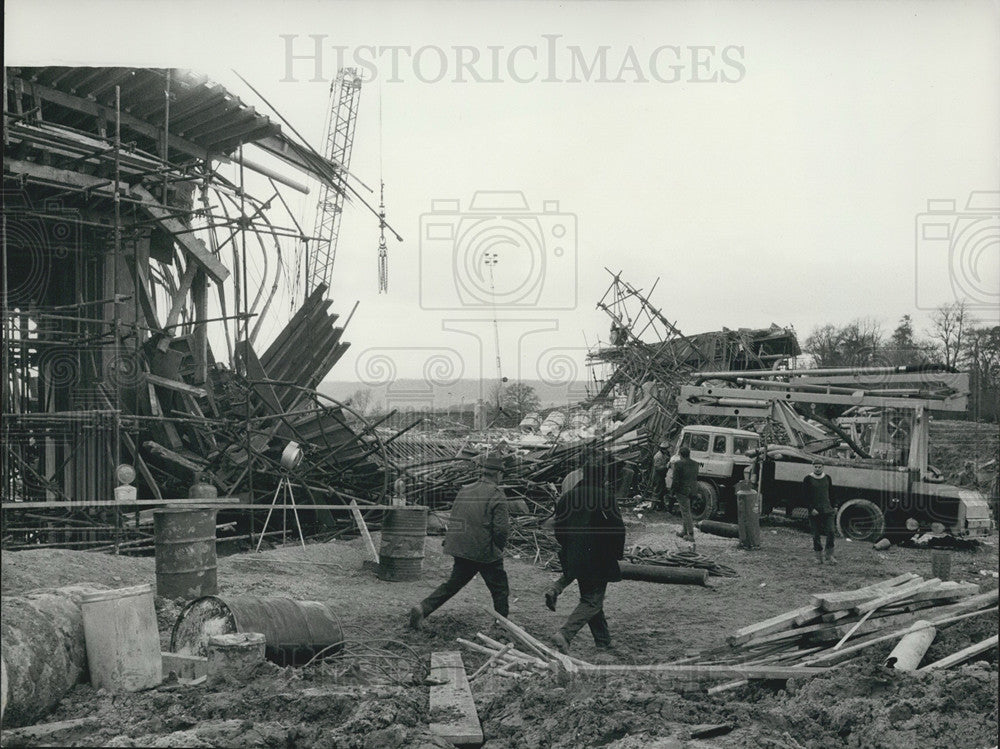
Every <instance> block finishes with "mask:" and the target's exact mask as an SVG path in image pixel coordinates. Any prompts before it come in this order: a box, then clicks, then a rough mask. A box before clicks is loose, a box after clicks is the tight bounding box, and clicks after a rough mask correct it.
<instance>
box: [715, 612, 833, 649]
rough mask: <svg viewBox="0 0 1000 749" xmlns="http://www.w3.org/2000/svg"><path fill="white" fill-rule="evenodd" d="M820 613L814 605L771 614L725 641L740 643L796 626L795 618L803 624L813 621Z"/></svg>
mask: <svg viewBox="0 0 1000 749" xmlns="http://www.w3.org/2000/svg"><path fill="white" fill-rule="evenodd" d="M821 613H822V612H821V611H820V610H819V609H817V608H816V607H815V606H803V607H801V608H798V609H793V610H792V611H786V612H784V613H782V614H778V615H777V616H772V617H771V618H770V619H765V620H764V621H761V622H757V623H756V624H750V625H748V626H746V627H743V628H742V629H738V630H736V631H735V632H734V633H733V634H732V635H730V636H729V637H728V638H727V642H728V643H729V644H730V645H742V644H743V643H745V642H748V641H749V640H750V639H751V638H753V637H759V636H762V635H769V634H771V633H772V632H781V631H783V630H786V629H791V628H792V627H794V626H796V621H797V620H803V622H802V623H803V624H806V623H808V622H811V621H814V620H816V619H818V618H819V617H820V614H821Z"/></svg>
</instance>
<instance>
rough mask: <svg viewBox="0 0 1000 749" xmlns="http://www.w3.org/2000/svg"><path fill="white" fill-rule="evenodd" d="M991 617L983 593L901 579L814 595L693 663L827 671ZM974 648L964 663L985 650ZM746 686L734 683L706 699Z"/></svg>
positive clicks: (967, 586) (991, 605)
mask: <svg viewBox="0 0 1000 749" xmlns="http://www.w3.org/2000/svg"><path fill="white" fill-rule="evenodd" d="M996 612H997V591H996V590H992V591H990V592H987V593H981V592H980V588H979V586H978V585H977V584H975V583H962V582H942V581H941V580H938V579H937V578H932V579H929V580H925V579H924V578H922V577H920V576H919V575H915V574H913V573H906V574H902V575H898V576H896V577H893V578H889V579H888V580H883V581H880V582H877V583H873V584H871V585H866V586H864V587H861V588H858V589H856V590H846V591H836V592H831V593H817V594H815V595H813V596H812V600H811V601H810V602H809V603H808V604H807V605H805V606H802V607H800V608H797V609H792V610H790V611H786V612H784V613H782V614H778V615H777V616H774V617H771V618H770V619H766V620H764V621H761V622H757V623H755V624H751V625H749V626H746V627H743V628H742V629H739V630H737V631H736V632H734V633H733V634H732V635H731V636H730V637H729V638H728V643H729V645H728V647H723V648H718V649H715V650H712V651H706V652H703V653H700V654H699V655H698V656H697V657H696V658H694V659H692V660H694V661H696V662H698V663H701V664H723V663H725V664H734V665H735V664H738V665H742V666H751V665H753V666H756V665H763V664H783V665H786V666H790V667H793V668H800V667H801V668H804V667H814V666H816V667H833V666H837V665H839V664H841V663H845V662H847V661H849V660H852V659H854V658H857V657H859V656H863V655H865V653H866V651H867V650H868V648H870V647H872V646H874V645H880V644H883V643H885V644H890V643H893V642H896V641H898V640H900V639H901V638H903V637H904V636H905V635H907V634H908V633H910V632H911V631H912V630H914V629H915V630H921V629H925V628H931V627H933V628H936V629H938V630H939V629H941V628H942V627H946V626H948V625H950V624H954V623H956V622H960V621H964V620H966V619H969V618H973V617H979V616H987V615H992V616H995V615H996ZM987 642H988V641H987ZM980 647H981V649H980V650H977V651H975V652H973V653H971V654H969V655H968V657H969V658H971V657H972V656H973V655H975V654H977V653H980V652H983V651H984V649H988V647H989V645H988V644H980ZM956 662H961V661H956ZM947 665H948V664H947V663H946V664H945V665H944V666H938V667H946V666H947ZM745 683H746V681H745V680H738V681H734V682H731V683H728V684H724V685H720V686H718V687H715V688H713V689H712V690H709V693H714V692H718V691H725V690H727V689H732V688H735V687H738V686H742V685H743V684H745Z"/></svg>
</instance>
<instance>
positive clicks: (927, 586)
mask: <svg viewBox="0 0 1000 749" xmlns="http://www.w3.org/2000/svg"><path fill="white" fill-rule="evenodd" d="M940 584H941V580H940V579H938V578H936V577H932V578H931V579H930V580H925V581H924V582H922V583H917V582H916V581H914V582H913V583H907V584H906V585H902V586H900V588H899V590H898V591H895V592H892V593H887V594H886V595H884V596H881V597H880V598H876V599H874V600H872V601H867V602H865V603H862V604H860V605H858V606H855V607H854V609H853V611H854V613H855V614H866V613H868V612H869V611H872V610H873V609H877V608H881V607H882V606H886V605H888V604H890V603H895V602H896V601H903V600H906V599H908V598H910V597H911V596H912V595H913V594H915V593H922V592H924V591H927V590H932V589H934V588H936V587H937V586H939V585H940Z"/></svg>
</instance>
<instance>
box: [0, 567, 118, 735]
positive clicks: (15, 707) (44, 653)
mask: <svg viewBox="0 0 1000 749" xmlns="http://www.w3.org/2000/svg"><path fill="white" fill-rule="evenodd" d="M102 590H106V588H105V586H103V585H96V584H94V585H88V586H86V587H85V586H79V585H78V586H71V587H65V588H55V589H51V590H40V591H35V592H31V593H27V594H24V595H18V596H4V598H3V617H0V651H2V655H0V657H2V659H3V664H4V672H5V676H6V677H7V704H6V708H5V710H4V711H3V725H4V726H5V727H16V726H26V725H31V724H32V723H34V722H35V721H37V720H38V719H39V718H41V717H43V716H44V715H46V714H47V713H48V712H49V711H51V710H52V708H54V707H55V706H56V704H57V703H58V702H59V700H61V699H62V698H63V696H64V695H65V694H66V693H67V692H68V691H69V690H70V689H72V687H73V685H74V684H76V683H77V682H78V681H79V680H80V679H81V678H82V677H83V676H84V674H86V673H87V646H86V639H85V636H84V630H83V613H82V611H81V609H80V600H81V599H82V598H83V596H85V595H88V594H91V593H96V592H99V591H102Z"/></svg>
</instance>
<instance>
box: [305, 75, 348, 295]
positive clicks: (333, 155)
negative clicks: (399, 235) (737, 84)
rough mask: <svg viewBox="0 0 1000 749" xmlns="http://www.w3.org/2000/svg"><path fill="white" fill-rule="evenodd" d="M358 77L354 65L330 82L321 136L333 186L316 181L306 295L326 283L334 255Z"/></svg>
mask: <svg viewBox="0 0 1000 749" xmlns="http://www.w3.org/2000/svg"><path fill="white" fill-rule="evenodd" d="M360 98H361V76H360V75H358V70H357V68H341V69H340V70H339V71H338V72H337V77H336V79H334V81H333V83H332V84H331V85H330V111H329V113H328V115H327V121H326V129H325V131H324V135H323V143H324V149H323V151H324V153H323V155H324V156H325V157H326V158H327V159H328V160H330V161H332V162H334V163H335V164H338V165H339V166H340V170H339V171H338V173H337V179H336V184H335V185H329V184H327V183H325V182H321V183H320V188H319V201H318V202H317V204H316V220H315V222H314V223H313V232H312V236H313V239H312V240H311V241H312V246H311V247H310V246H308V245H307V246H306V253H305V256H306V296H308V295H309V294H311V293H312V292H313V291H314V290H315V289H316V288H317V287H318V286H319V285H320V284H326V286H327V287H329V286H330V276H331V273H332V271H333V261H334V258H335V257H336V255H337V237H338V235H339V234H340V217H341V214H342V213H343V209H344V195H345V194H346V192H347V187H346V181H347V172H348V169H350V166H351V150H352V148H353V146H354V128H355V126H356V125H357V116H358V101H359V100H360Z"/></svg>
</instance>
